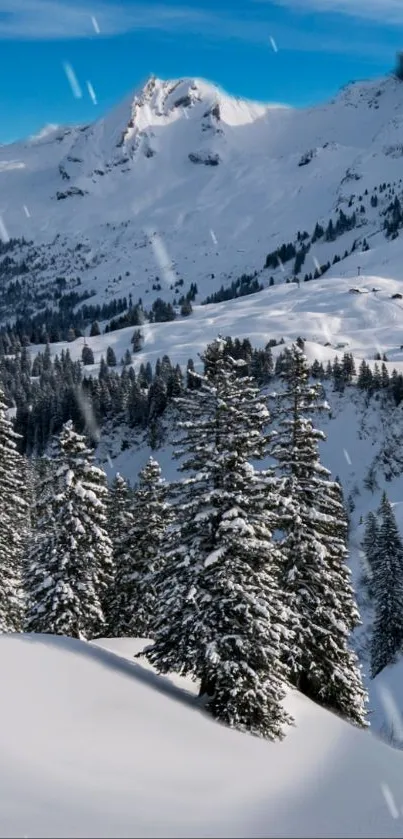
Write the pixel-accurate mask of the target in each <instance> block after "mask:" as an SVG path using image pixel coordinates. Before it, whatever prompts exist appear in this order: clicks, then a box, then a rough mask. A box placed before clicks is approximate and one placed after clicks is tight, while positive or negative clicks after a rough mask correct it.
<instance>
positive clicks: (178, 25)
mask: <svg viewBox="0 0 403 839" xmlns="http://www.w3.org/2000/svg"><path fill="white" fill-rule="evenodd" d="M182 2H183V3H184V5H179V3H180V0H178V5H169V4H168V3H167V2H166V3H164V2H163V0H142V2H138V0H131V2H129V3H123V2H122V0H0V40H5V39H12V38H14V39H27V40H28V39H30V40H52V39H53V40H57V39H60V40H61V39H67V38H99V37H108V36H113V35H119V34H123V33H125V32H135V31H139V32H141V31H146V30H148V31H150V32H151V31H154V32H156V33H158V34H165V35H169V34H175V33H176V34H178V33H180V34H182V35H188V36H189V37H193V38H200V39H201V38H202V39H204V40H209V41H210V42H211V43H214V42H215V43H216V44H217V43H219V42H220V41H224V40H234V41H239V42H242V41H243V42H249V43H256V44H265V45H266V46H267V48H268V49H267V54H268V60H270V56H271V60H274V57H273V50H272V49H270V38H271V37H272V38H274V36H275V40H276V43H279V44H281V48H282V50H298V51H302V52H316V53H323V52H328V53H340V54H342V53H350V54H351V53H353V54H356V55H361V56H362V57H364V56H369V57H372V56H374V55H377V56H378V57H381V56H382V54H383V55H384V57H385V58H387V57H388V56H389V57H390V46H387V45H385V44H384V45H382V43H379V41H378V39H377V38H374V39H373V41H372V42H371V40H369V39H368V38H366V39H362V38H361V39H359V42H358V43H357V38H356V39H355V40H354V38H348V39H346V38H342V37H339V36H337V34H336V35H333V34H332V32H329V33H328V32H326V33H325V36H324V37H323V38H319V37H318V36H317V33H314V32H312V33H310V32H303V31H302V30H301V28H300V27H298V25H295V26H294V27H291V26H281V25H278V26H276V31H275V33H274V32H273V31H272V21H271V20H270V19H269V18H270V15H267V21H265V20H264V19H262V14H261V11H262V10H264V8H265V5H267V4H268V2H269V0H245V3H249V8H250V9H251V10H252V9H253V8H254V9H255V11H256V10H257V9H258V8H259V7H260V12H259V14H258V16H257V17H256V15H254V14H252V13H251V14H250V15H248V13H247V9H246V10H245V12H246V13H245V14H244V15H243V16H242V18H241V17H237V16H236V15H232V14H231V13H230V12H229V11H228V7H227V12H226V13H224V12H222V11H220V8H219V7H216V9H215V10H214V11H212V10H206V9H202V8H198V7H197V5H196V4H195V3H196V2H197V0H182ZM270 2H271V3H273V2H274V3H276V4H277V5H278V6H284V7H289V8H292V9H294V10H295V11H296V12H300V13H303V12H308V11H316V12H318V11H340V12H344V13H345V14H349V15H352V14H355V15H361V17H362V18H364V17H366V18H367V19H374V20H375V19H376V18H377V17H381V18H382V20H384V21H385V22H388V21H391V20H392V16H394V18H393V19H394V20H395V22H399V21H400V22H403V0H270ZM186 4H187V5H186ZM265 16H266V15H265V13H264V16H263V17H265ZM94 20H95V21H96V27H94ZM98 30H99V31H98Z"/></svg>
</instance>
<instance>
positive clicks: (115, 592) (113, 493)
mask: <svg viewBox="0 0 403 839" xmlns="http://www.w3.org/2000/svg"><path fill="white" fill-rule="evenodd" d="M133 522H134V504H133V491H132V489H131V487H130V486H129V485H128V483H127V482H126V481H125V479H124V478H122V476H121V475H120V474H119V473H117V475H116V477H115V478H114V480H113V482H112V486H111V489H110V494H109V507H108V525H109V536H110V538H111V541H112V545H113V563H114V568H115V577H114V583H113V587H112V595H111V603H110V631H111V635H113V636H117V637H122V636H125V635H129V634H130V629H129V624H130V618H131V616H132V612H133V610H132V596H131V584H132V576H133V564H132V553H131V549H132V536H131V533H132V527H133Z"/></svg>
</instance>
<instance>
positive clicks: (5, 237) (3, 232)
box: [0, 216, 10, 245]
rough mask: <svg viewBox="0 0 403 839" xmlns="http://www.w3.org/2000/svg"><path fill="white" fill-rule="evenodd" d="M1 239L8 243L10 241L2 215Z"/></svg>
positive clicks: (0, 221)
mask: <svg viewBox="0 0 403 839" xmlns="http://www.w3.org/2000/svg"><path fill="white" fill-rule="evenodd" d="M0 239H1V240H2V242H4V244H5V245H6V244H7V242H9V241H10V237H9V235H8V231H7V228H6V225H5V224H4V221H3V218H2V216H0Z"/></svg>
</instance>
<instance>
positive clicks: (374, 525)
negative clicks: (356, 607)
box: [362, 512, 379, 597]
mask: <svg viewBox="0 0 403 839" xmlns="http://www.w3.org/2000/svg"><path fill="white" fill-rule="evenodd" d="M378 537H379V528H378V522H377V518H376V515H375V513H372V512H371V513H368V516H367V519H366V523H365V532H364V538H363V540H362V550H363V552H364V557H363V559H364V569H363V583H364V586H365V589H366V591H367V593H368V594H369V596H370V597H372V595H373V591H372V580H373V576H374V570H375V563H376V559H377V556H378Z"/></svg>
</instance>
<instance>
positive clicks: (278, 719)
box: [146, 339, 289, 737]
mask: <svg viewBox="0 0 403 839" xmlns="http://www.w3.org/2000/svg"><path fill="white" fill-rule="evenodd" d="M202 360H203V362H204V376H203V377H202V376H201V377H200V379H199V385H200V386H199V388H198V389H197V390H190V391H188V392H187V394H186V395H185V396H184V397H182V398H180V399H178V400H177V401H176V404H177V407H178V409H179V411H180V416H181V419H180V422H179V427H180V429H181V430H182V437H181V439H180V441H178V444H179V448H178V451H177V452H176V456H177V457H183V458H184V460H183V462H182V463H181V466H180V469H181V470H182V471H183V472H184V473H185V475H186V477H185V478H184V480H183V481H182V482H181V483H178V484H176V485H175V486H174V487H173V488H172V490H171V501H172V503H173V506H174V512H175V521H174V524H173V526H172V528H171V530H170V535H169V542H168V545H167V549H166V561H165V563H164V566H163V569H162V571H161V574H160V575H159V579H158V581H157V593H158V596H159V602H160V603H161V613H160V614H159V616H158V621H157V626H156V633H155V644H154V645H153V646H152V647H150V648H148V650H147V651H146V655H147V657H148V659H149V660H150V661H151V662H152V663H153V664H154V665H155V666H156V667H157V669H158V670H159V671H160V672H169V671H170V670H176V671H177V672H180V673H183V674H189V675H192V676H193V677H196V678H198V679H200V682H201V686H200V693H201V695H205V696H207V697H208V700H207V707H208V709H209V710H210V712H211V713H212V714H214V716H216V717H217V718H218V719H220V720H222V721H223V722H225V723H226V724H228V725H230V726H236V727H239V728H242V729H245V730H248V731H251V732H253V733H254V734H258V735H261V736H265V737H279V736H281V734H282V727H283V725H284V723H286V722H287V721H289V718H288V716H287V714H286V713H285V711H284V709H283V707H282V704H281V702H282V699H283V697H284V690H283V682H284V681H285V680H286V678H287V670H286V667H285V666H284V665H283V664H282V663H281V660H280V659H281V653H282V648H283V646H284V645H285V644H286V643H287V641H289V638H288V639H287V638H286V633H285V628H284V620H285V618H284V614H283V612H284V609H283V607H282V604H281V597H280V593H279V590H278V588H277V584H276V576H277V565H278V562H279V556H278V549H277V548H276V547H275V544H274V542H273V541H272V538H271V532H270V520H269V517H268V514H267V508H268V489H267V486H266V484H267V480H266V478H265V479H264V478H263V476H260V477H259V479H258V475H257V473H256V472H255V470H254V468H253V467H252V466H251V464H250V459H252V458H260V457H262V456H263V454H264V451H265V438H264V436H263V434H262V430H263V427H264V425H265V423H266V422H267V420H268V411H267V408H266V406H265V404H264V402H263V401H262V398H261V397H260V396H259V393H258V389H257V386H256V383H255V382H254V381H253V380H252V379H251V378H250V377H247V376H245V375H241V373H242V370H244V369H245V362H243V361H242V360H239V361H237V362H235V361H234V359H232V357H230V356H228V355H226V353H225V342H224V341H223V340H220V339H219V340H218V341H216V342H214V343H213V344H211V345H210V346H209V347H208V348H207V350H206V352H205V354H204V356H202ZM272 501H273V507H274V505H275V501H274V495H273V497H272Z"/></svg>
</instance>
